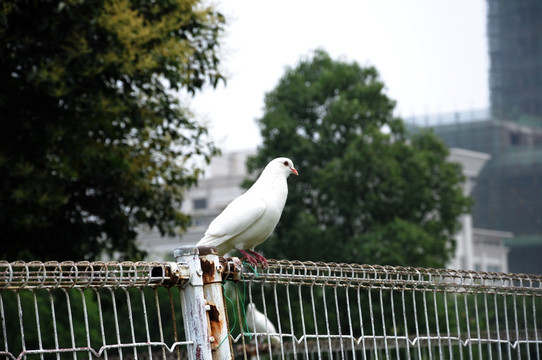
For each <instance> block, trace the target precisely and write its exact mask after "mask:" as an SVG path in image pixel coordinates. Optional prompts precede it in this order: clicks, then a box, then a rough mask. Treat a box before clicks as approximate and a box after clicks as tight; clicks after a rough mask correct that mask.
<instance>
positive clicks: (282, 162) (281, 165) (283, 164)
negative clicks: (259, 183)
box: [267, 157, 299, 177]
mask: <svg viewBox="0 0 542 360" xmlns="http://www.w3.org/2000/svg"><path fill="white" fill-rule="evenodd" d="M267 166H273V167H275V168H277V169H279V170H280V171H281V172H283V173H284V175H285V176H286V177H288V176H289V175H290V174H295V175H299V174H298V172H297V170H296V169H295V167H294V163H293V162H292V160H290V159H288V158H285V157H279V158H276V159H274V160H271V162H270V163H269V164H268V165H267Z"/></svg>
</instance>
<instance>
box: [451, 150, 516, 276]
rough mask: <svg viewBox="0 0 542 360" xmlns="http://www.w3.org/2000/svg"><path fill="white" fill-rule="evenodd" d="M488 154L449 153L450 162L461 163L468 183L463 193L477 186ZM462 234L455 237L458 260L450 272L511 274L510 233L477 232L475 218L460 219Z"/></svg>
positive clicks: (472, 152) (459, 151)
mask: <svg viewBox="0 0 542 360" xmlns="http://www.w3.org/2000/svg"><path fill="white" fill-rule="evenodd" d="M490 158H491V156H490V155H489V154H486V153H481V152H477V151H471V150H465V149H457V148H451V149H450V156H449V157H448V160H449V161H452V162H457V163H460V164H461V166H462V167H463V175H465V178H466V181H465V183H464V184H463V192H464V193H465V194H466V195H470V194H471V192H472V189H473V188H474V186H475V185H476V178H477V177H478V175H479V174H480V171H482V168H483V167H484V165H485V164H486V162H487V161H488V160H489V159H490ZM460 221H461V230H460V231H459V232H458V233H457V235H456V250H455V256H454V257H453V258H452V260H451V261H450V262H449V263H448V266H447V267H448V268H450V269H462V270H477V271H491V272H507V271H508V248H507V247H505V246H504V239H507V238H511V237H512V236H513V235H512V233H510V232H503V231H493V230H485V229H475V228H473V226H472V215H471V214H464V215H462V216H461V219H460Z"/></svg>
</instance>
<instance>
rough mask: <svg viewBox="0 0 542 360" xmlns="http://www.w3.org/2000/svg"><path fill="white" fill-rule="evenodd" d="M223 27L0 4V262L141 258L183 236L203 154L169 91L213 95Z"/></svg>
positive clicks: (70, 7) (206, 13) (127, 13)
mask: <svg viewBox="0 0 542 360" xmlns="http://www.w3.org/2000/svg"><path fill="white" fill-rule="evenodd" d="M223 27H224V18H223V16H222V15H221V14H220V13H219V12H217V11H216V10H214V9H213V8H212V7H206V6H204V5H203V4H201V2H200V1H198V0H183V1H175V0H157V1H138V0H113V1H105V2H104V1H97V0H90V1H26V0H23V1H18V0H17V1H16V0H8V1H3V2H2V4H1V5H0V84H2V85H1V86H0V119H1V120H0V121H1V125H0V126H1V127H0V174H1V175H0V228H1V229H2V230H1V238H2V246H1V247H0V257H1V258H2V259H9V260H14V259H17V258H21V259H29V258H32V257H34V258H35V257H39V258H40V259H41V260H46V259H57V260H65V259H72V260H77V259H92V258H95V257H96V256H98V255H99V254H100V253H103V252H105V253H109V254H117V255H118V256H119V257H121V258H126V257H130V258H135V257H138V256H140V255H141V252H140V251H139V250H138V249H137V247H136V245H135V243H134V238H135V235H136V232H135V228H136V226H137V225H138V224H146V225H148V226H150V227H156V228H157V229H159V230H160V232H161V233H162V234H166V233H167V234H172V233H173V232H174V231H176V229H178V228H181V229H182V228H185V227H186V225H187V224H188V222H189V217H188V216H186V215H184V214H182V213H181V212H179V211H178V209H179V208H180V207H179V204H180V202H181V201H182V199H183V191H184V189H185V188H186V187H188V186H190V185H192V184H193V183H194V182H195V181H196V179H197V176H198V174H199V172H200V167H201V166H200V165H191V164H199V163H200V162H201V161H202V160H205V161H209V159H210V157H211V156H213V155H215V154H216V153H217V149H216V148H215V146H214V145H213V144H212V143H211V142H210V141H209V140H208V137H207V135H206V129H205V127H203V126H201V125H200V124H198V123H197V122H196V121H195V120H193V119H192V117H191V115H190V113H189V112H188V111H187V110H186V109H185V108H184V107H183V106H182V104H181V102H180V101H179V97H178V92H179V91H184V92H188V93H194V92H195V91H197V90H198V89H200V88H201V87H202V86H203V85H205V84H206V83H210V84H211V85H213V86H216V84H217V82H219V81H220V80H222V79H223V77H222V74H221V73H220V71H219V68H218V65H219V59H218V57H217V52H218V49H219V43H218V40H219V36H220V34H221V33H222V31H223Z"/></svg>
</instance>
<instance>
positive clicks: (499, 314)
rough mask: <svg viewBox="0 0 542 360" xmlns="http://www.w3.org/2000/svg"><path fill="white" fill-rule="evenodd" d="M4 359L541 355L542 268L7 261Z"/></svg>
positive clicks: (0, 272)
mask: <svg viewBox="0 0 542 360" xmlns="http://www.w3.org/2000/svg"><path fill="white" fill-rule="evenodd" d="M0 317H1V324H0V325H1V330H0V332H1V334H2V337H1V338H0V341H1V344H0V358H4V359H38V358H39V359H61V358H62V359H64V358H69V359H74V360H76V359H79V358H84V359H86V358H88V359H93V358H96V357H100V358H105V359H153V358H160V359H166V358H172V359H186V358H189V359H211V358H213V359H226V358H231V357H234V358H236V359H253V358H255V359H541V352H542V329H540V328H539V327H540V326H541V324H542V277H541V276H534V275H522V274H502V273H499V274H497V273H483V272H470V271H456V270H444V269H421V268H403V267H385V266H371V265H357V264H331V263H312V262H297V261H270V262H269V267H268V268H267V269H260V268H258V269H253V268H251V267H248V266H243V265H242V264H241V263H240V262H239V261H238V260H237V259H236V258H231V259H222V258H221V259H219V258H218V256H216V255H214V254H213V253H212V252H206V253H205V254H204V255H199V256H198V255H197V254H196V252H195V251H194V250H193V249H187V248H186V249H178V250H177V251H176V261H175V262H138V263H131V262H123V263H119V262H78V263H74V262H63V263H57V262H46V263H41V262H28V263H24V262H12V263H8V262H0Z"/></svg>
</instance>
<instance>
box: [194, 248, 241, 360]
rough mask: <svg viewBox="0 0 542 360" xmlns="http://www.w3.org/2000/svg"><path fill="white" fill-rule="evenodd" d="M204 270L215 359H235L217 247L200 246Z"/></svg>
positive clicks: (204, 287)
mask: <svg viewBox="0 0 542 360" xmlns="http://www.w3.org/2000/svg"><path fill="white" fill-rule="evenodd" d="M198 250H199V254H200V261H201V269H202V270H203V294H204V296H205V300H206V302H207V305H208V306H209V307H208V316H209V326H210V328H211V338H210V339H211V348H212V352H213V360H231V359H233V352H232V344H231V340H230V336H229V332H228V314H227V310H226V305H225V303H224V293H223V289H222V273H223V266H222V265H221V264H220V259H219V257H218V252H217V251H216V248H215V247H210V246H206V247H200V248H198Z"/></svg>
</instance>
